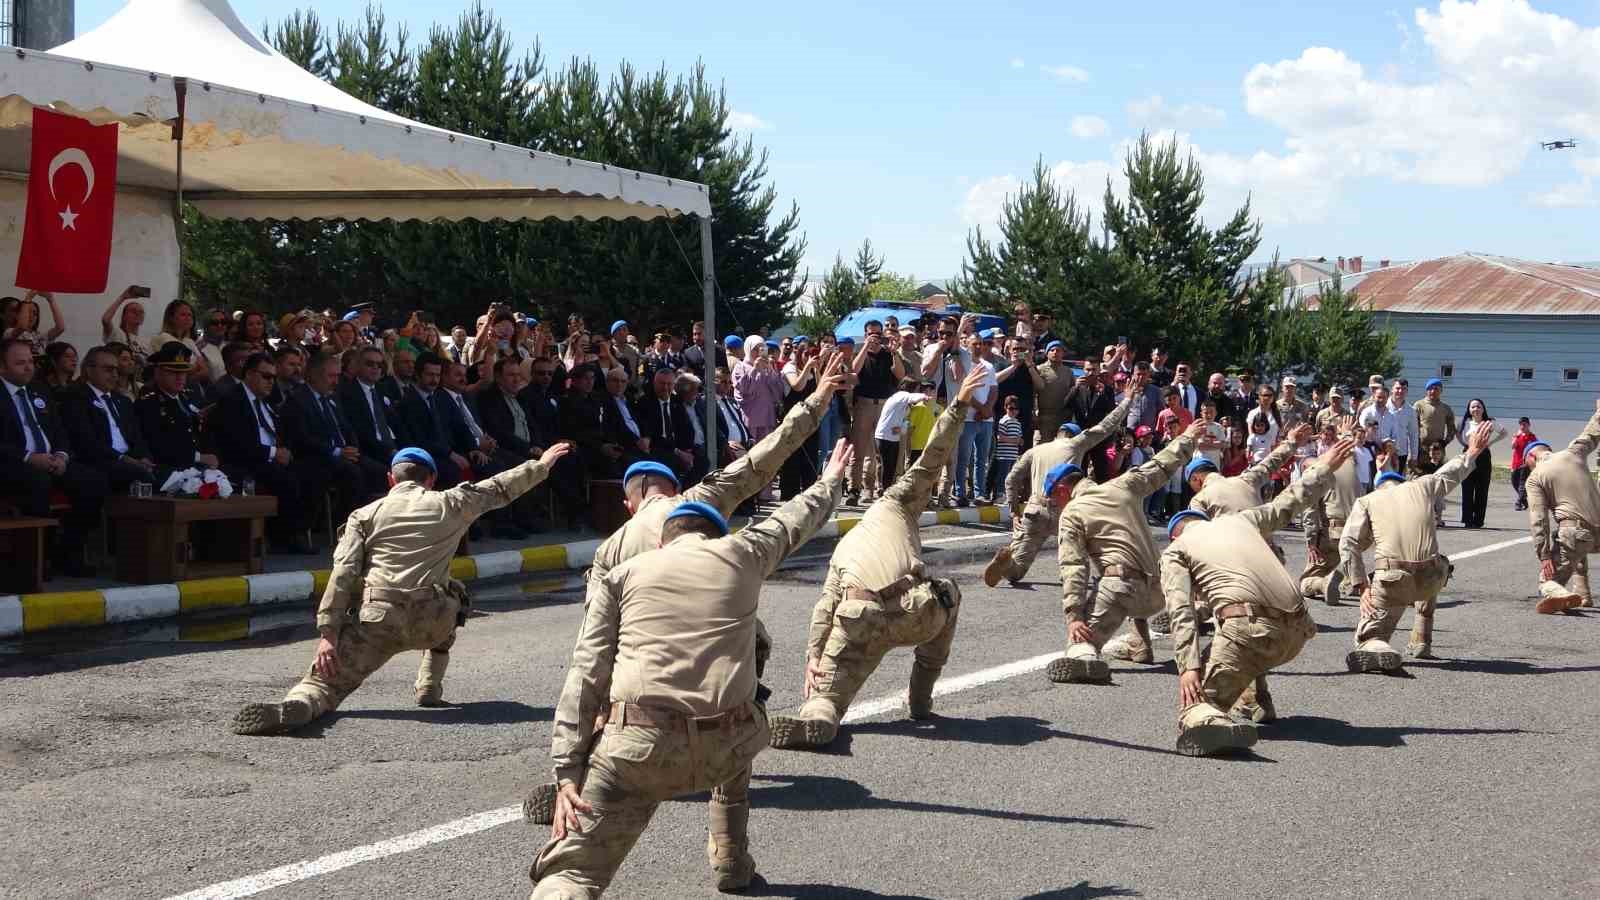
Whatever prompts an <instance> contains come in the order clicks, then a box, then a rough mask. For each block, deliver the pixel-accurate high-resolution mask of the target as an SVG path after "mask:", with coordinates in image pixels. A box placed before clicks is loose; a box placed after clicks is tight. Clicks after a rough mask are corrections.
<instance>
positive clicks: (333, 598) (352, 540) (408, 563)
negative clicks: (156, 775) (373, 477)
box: [233, 443, 572, 734]
mask: <svg viewBox="0 0 1600 900" xmlns="http://www.w3.org/2000/svg"><path fill="white" fill-rule="evenodd" d="M571 449H572V445H571V444H568V443H561V444H556V445H555V446H552V447H551V448H550V449H548V450H546V451H545V452H544V455H543V456H541V457H539V458H538V459H535V460H529V461H527V462H525V463H523V464H522V465H519V466H517V467H516V468H513V469H508V470H506V471H504V472H501V473H500V474H499V475H496V476H494V477H493V478H490V479H487V480H485V481H479V482H477V483H475V484H473V483H462V484H458V485H456V486H455V487H453V488H451V489H450V490H448V491H435V490H433V479H434V476H435V475H436V474H437V471H438V470H437V469H436V468H435V466H434V461H433V457H432V456H430V455H429V454H428V451H426V450H422V449H419V448H417V447H407V448H406V449H404V450H401V451H399V452H398V453H396V454H395V455H394V459H393V461H392V462H391V463H390V470H389V483H390V485H391V488H390V491H389V493H388V495H387V496H385V497H384V498H383V499H381V500H376V501H374V502H372V503H369V504H367V505H366V506H363V507H361V508H360V509H358V510H356V511H355V512H352V513H351V514H350V518H349V520H348V521H346V522H345V526H344V530H343V533H342V534H340V536H339V546H338V547H337V548H336V549H335V550H334V552H333V572H332V574H330V575H329V576H328V587H327V589H326V590H325V591H323V594H322V604H321V605H320V606H318V607H317V631H318V632H319V633H320V634H321V640H319V641H318V642H317V655H316V658H315V659H314V660H313V661H312V663H311V668H310V670H309V671H308V672H306V675H305V677H304V678H302V679H301V680H300V683H299V684H296V685H295V686H294V687H292V688H290V689H289V693H288V696H286V697H284V699H283V702H281V703H251V704H247V705H246V706H245V707H244V708H243V709H241V710H239V712H238V713H237V714H236V715H235V716H234V718H233V731H234V733H235V734H277V733H281V732H285V731H291V730H293V729H296V728H299V727H301V726H303V725H305V724H307V723H309V722H312V721H314V720H316V719H317V718H319V717H321V716H323V715H326V714H327V713H329V712H332V711H333V710H335V709H338V708H339V704H340V703H343V702H344V699H345V698H346V697H348V696H350V694H351V693H352V692H353V691H355V689H356V688H358V687H360V686H361V683H362V682H363V681H365V680H366V679H367V676H368V675H371V674H372V673H373V672H376V671H377V670H378V669H380V668H382V667H383V664H384V663H386V662H388V661H389V660H390V659H391V658H393V657H394V655H395V654H397V653H401V652H403V651H406V650H423V651H426V652H425V653H424V654H423V656H422V667H421V669H420V670H419V671H418V672H417V683H416V692H417V705H419V706H439V705H441V704H442V702H443V697H444V673H445V668H446V667H447V666H448V665H449V663H450V648H451V646H452V645H453V644H454V643H455V639H456V628H457V627H458V626H460V625H463V624H465V621H466V618H465V614H466V609H467V590H466V586H465V585H463V584H462V583H461V582H459V581H456V580H455V579H453V578H451V577H450V560H451V558H452V557H453V556H454V555H455V551H456V547H457V545H459V544H460V543H461V537H462V535H464V534H466V533H467V529H468V528H471V527H472V524H473V522H475V521H477V519H478V517H479V516H482V515H483V514H485V513H487V512H491V511H493V510H496V509H500V508H501V507H504V506H507V505H509V504H510V503H511V502H512V501H513V500H516V499H517V498H518V497H520V496H522V495H523V494H525V493H527V492H528V491H530V490H532V489H533V488H534V487H536V486H537V485H538V484H539V483H540V482H542V481H544V480H545V478H547V477H549V474H550V467H551V466H553V465H555V464H556V462H557V461H559V460H560V459H561V458H562V457H563V456H566V455H567V452H568V451H570V450H571Z"/></svg>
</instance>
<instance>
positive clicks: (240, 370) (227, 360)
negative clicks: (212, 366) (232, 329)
mask: <svg viewBox="0 0 1600 900" xmlns="http://www.w3.org/2000/svg"><path fill="white" fill-rule="evenodd" d="M253 352H255V351H254V350H253V349H252V348H251V347H250V345H249V344H241V343H239V342H238V341H234V342H233V343H230V344H226V345H224V346H223V348H222V364H223V366H225V367H226V368H225V369H224V370H223V371H222V372H220V373H213V374H212V376H211V386H210V387H209V388H208V389H207V392H206V395H207V403H208V405H209V404H210V403H215V402H217V401H218V400H221V399H222V398H223V397H226V396H227V395H228V394H231V393H233V392H234V391H236V390H238V389H239V385H240V384H241V383H242V382H240V380H239V379H240V378H241V377H243V376H244V361H245V360H246V359H249V358H250V354H251V353H253Z"/></svg>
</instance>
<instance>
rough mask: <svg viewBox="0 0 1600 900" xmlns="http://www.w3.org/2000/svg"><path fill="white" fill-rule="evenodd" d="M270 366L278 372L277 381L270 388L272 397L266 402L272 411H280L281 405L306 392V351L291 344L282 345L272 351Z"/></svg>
mask: <svg viewBox="0 0 1600 900" xmlns="http://www.w3.org/2000/svg"><path fill="white" fill-rule="evenodd" d="M272 364H273V366H274V367H276V368H277V370H278V380H277V383H275V384H274V385H273V386H272V396H271V397H268V398H267V402H268V403H270V404H272V408H273V409H282V408H283V404H284V403H285V402H287V401H288V399H289V398H290V397H292V396H294V395H296V394H304V393H305V392H306V380H305V373H306V351H305V350H304V349H302V348H301V347H297V346H294V345H292V344H284V345H283V346H282V347H279V348H278V349H276V350H274V351H272Z"/></svg>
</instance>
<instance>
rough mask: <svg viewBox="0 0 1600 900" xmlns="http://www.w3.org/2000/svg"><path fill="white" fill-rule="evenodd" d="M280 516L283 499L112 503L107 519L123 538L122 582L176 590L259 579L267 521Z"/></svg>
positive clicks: (138, 499)
mask: <svg viewBox="0 0 1600 900" xmlns="http://www.w3.org/2000/svg"><path fill="white" fill-rule="evenodd" d="M277 514H278V498H276V497H267V496H253V497H245V496H241V495H238V494H235V495H234V496H232V497H229V498H227V499H222V498H213V499H210V500H191V499H186V498H178V497H112V498H110V499H109V500H107V501H106V518H107V519H108V520H109V521H110V522H111V527H112V528H114V529H116V532H117V580H118V581H126V582H130V583H132V584H170V583H172V582H176V581H183V580H185V579H190V578H216V577H221V576H226V575H259V574H260V573H261V571H262V569H263V562H264V559H265V556H266V519H267V517H269V516H275V515H277Z"/></svg>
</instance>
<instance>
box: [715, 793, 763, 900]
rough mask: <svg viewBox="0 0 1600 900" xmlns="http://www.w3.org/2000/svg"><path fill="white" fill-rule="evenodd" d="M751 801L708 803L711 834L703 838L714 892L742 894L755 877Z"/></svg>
mask: <svg viewBox="0 0 1600 900" xmlns="http://www.w3.org/2000/svg"><path fill="white" fill-rule="evenodd" d="M749 825H750V802H749V801H745V802H743V803H718V802H717V800H716V798H715V797H713V798H712V800H711V833H710V834H709V835H707V836H706V856H707V858H709V859H710V861H711V875H712V877H713V878H715V879H716V885H717V890H719V891H723V892H733V891H742V890H744V889H745V888H747V887H749V886H750V881H751V880H752V879H754V878H755V875H756V860H755V857H753V856H751V855H750V850H749V843H750V841H749V833H748V829H749Z"/></svg>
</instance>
